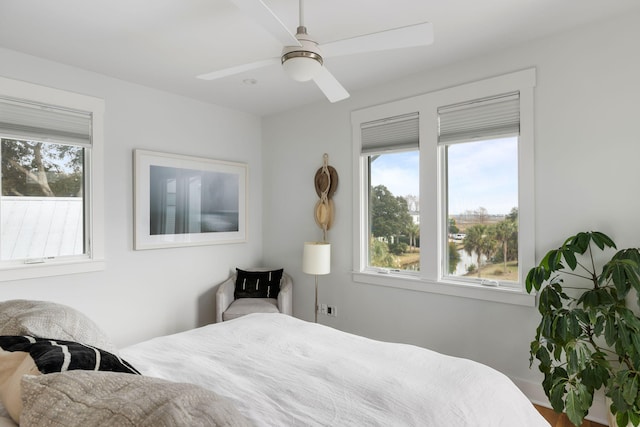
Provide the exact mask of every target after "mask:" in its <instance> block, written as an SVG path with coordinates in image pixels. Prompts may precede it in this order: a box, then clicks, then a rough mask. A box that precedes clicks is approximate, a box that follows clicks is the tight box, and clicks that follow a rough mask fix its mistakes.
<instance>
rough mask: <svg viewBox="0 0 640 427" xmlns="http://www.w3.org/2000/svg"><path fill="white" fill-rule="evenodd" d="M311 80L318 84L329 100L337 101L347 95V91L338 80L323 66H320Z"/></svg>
mask: <svg viewBox="0 0 640 427" xmlns="http://www.w3.org/2000/svg"><path fill="white" fill-rule="evenodd" d="M313 81H314V82H315V83H316V85H318V87H319V88H320V90H321V91H322V92H323V93H324V95H325V96H326V97H327V99H328V100H329V102H338V101H342V100H343V99H346V98H348V97H349V92H347V90H346V89H345V88H344V87H342V85H341V84H340V82H339V81H338V80H336V78H335V77H333V74H331V73H330V72H329V70H327V68H326V67H324V66H323V67H322V68H320V71H319V72H318V74H317V75H316V76H315V77H314V78H313Z"/></svg>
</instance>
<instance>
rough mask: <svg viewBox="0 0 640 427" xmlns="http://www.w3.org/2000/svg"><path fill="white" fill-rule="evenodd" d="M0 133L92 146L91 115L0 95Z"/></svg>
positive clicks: (11, 136) (22, 137) (15, 136)
mask: <svg viewBox="0 0 640 427" xmlns="http://www.w3.org/2000/svg"><path fill="white" fill-rule="evenodd" d="M0 135H2V136H5V137H9V138H15V139H24V140H40V141H43V142H58V143H64V144H72V145H78V146H84V147H88V146H90V145H91V114H90V113H88V112H83V111H75V110H68V109H63V108H59V107H53V106H49V105H44V104H37V103H31V102H26V101H21V100H13V99H10V98H0Z"/></svg>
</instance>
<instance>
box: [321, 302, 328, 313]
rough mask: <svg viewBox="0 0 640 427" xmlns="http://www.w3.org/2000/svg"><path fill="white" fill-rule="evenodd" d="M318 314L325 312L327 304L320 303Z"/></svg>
mask: <svg viewBox="0 0 640 427" xmlns="http://www.w3.org/2000/svg"><path fill="white" fill-rule="evenodd" d="M320 314H327V304H320Z"/></svg>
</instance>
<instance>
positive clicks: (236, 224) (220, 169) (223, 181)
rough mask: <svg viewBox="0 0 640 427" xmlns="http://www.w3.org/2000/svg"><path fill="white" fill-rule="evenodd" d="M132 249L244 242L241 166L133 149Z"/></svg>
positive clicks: (245, 170) (244, 168)
mask: <svg viewBox="0 0 640 427" xmlns="http://www.w3.org/2000/svg"><path fill="white" fill-rule="evenodd" d="M133 165H134V243H133V246H134V249H135V250H145V249H158V248H170V247H180V246H198V245H214V244H227V243H242V242H246V241H247V182H248V167H247V165H246V164H245V163H237V162H229V161H222V160H214V159H207V158H201V157H192V156H184V155H179V154H170V153H161V152H155V151H147V150H134V152H133Z"/></svg>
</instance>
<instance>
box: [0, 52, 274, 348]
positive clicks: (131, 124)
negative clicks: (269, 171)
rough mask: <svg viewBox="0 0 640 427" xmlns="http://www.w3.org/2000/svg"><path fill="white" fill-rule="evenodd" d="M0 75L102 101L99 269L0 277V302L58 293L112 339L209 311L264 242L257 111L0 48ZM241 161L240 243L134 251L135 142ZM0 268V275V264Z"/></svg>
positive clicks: (194, 320) (156, 331)
mask: <svg viewBox="0 0 640 427" xmlns="http://www.w3.org/2000/svg"><path fill="white" fill-rule="evenodd" d="M0 63H1V64H2V68H1V69H0V75H2V76H3V77H9V78H13V79H17V80H24V81H28V82H31V83H36V84H41V85H45V86H50V87H55V88H59V89H64V90H68V91H73V92H78V93H83V94H87V95H91V96H96V97H99V98H102V99H104V100H105V104H106V110H105V135H104V140H105V147H104V152H105V162H104V164H105V170H106V176H105V218H106V219H105V235H106V239H105V253H106V261H107V268H106V270H105V271H101V272H96V273H90V274H77V275H69V276H59V277H54V278H48V279H37V280H36V279H34V280H21V281H15V282H0V300H6V299H13V298H30V299H41V300H51V301H58V302H61V303H64V304H68V305H71V306H73V307H76V308H78V309H80V310H81V311H82V312H84V313H86V314H88V315H90V317H91V318H92V319H94V320H95V321H96V322H97V323H98V324H99V325H100V326H101V327H103V329H105V330H106V332H107V333H109V334H110V335H111V336H112V337H113V339H114V341H115V342H116V344H117V345H126V344H130V343H133V342H137V341H140V340H142V339H146V338H149V337H152V336H156V335H163V334H166V333H172V332H176V331H180V330H185V329H189V328H192V327H195V326H198V325H202V324H205V323H210V322H212V321H213V320H214V319H215V312H214V310H215V308H214V301H215V297H214V293H213V288H214V286H215V285H216V284H218V283H220V282H222V281H223V280H224V279H225V278H226V277H228V275H229V272H230V271H231V270H233V269H234V268H235V267H236V266H252V265H256V264H257V263H259V260H260V258H261V250H262V216H261V213H260V209H259V207H260V205H261V204H262V185H261V180H260V176H261V175H262V163H261V156H262V150H261V145H260V140H261V135H260V133H261V128H260V126H261V125H260V119H259V118H258V117H256V116H253V115H249V114H244V113H239V112H234V111H231V110H227V109H223V108H219V107H216V106H212V105H208V104H204V103H201V102H198V101H194V100H191V99H187V98H184V97H179V96H175V95H172V94H169V93H164V92H161V91H157V90H153V89H149V88H146V87H143V86H139V85H134V84H130V83H127V82H123V81H120V80H116V79H112V78H108V77H105V76H102V75H99V74H95V73H91V72H87V71H84V70H80V69H77V68H72V67H68V66H64V65H61V64H56V63H53V62H49V61H45V60H42V59H38V58H34V57H31V56H27V55H23V54H20V53H17V52H13V51H9V50H3V49H0ZM136 148H140V149H148V150H154V151H163V152H169V153H179V154H184V155H192V156H200V157H206V158H213V159H222V160H230V161H238V162H245V163H248V165H249V203H248V205H249V221H248V232H249V241H248V243H241V244H232V245H214V246H199V247H187V248H173V249H156V250H147V251H134V250H133V237H132V236H133V222H132V219H133V174H132V167H133V166H132V157H133V154H132V153H133V149H136ZM0 274H2V273H1V272H0Z"/></svg>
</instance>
